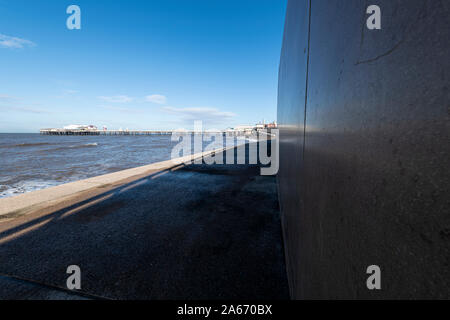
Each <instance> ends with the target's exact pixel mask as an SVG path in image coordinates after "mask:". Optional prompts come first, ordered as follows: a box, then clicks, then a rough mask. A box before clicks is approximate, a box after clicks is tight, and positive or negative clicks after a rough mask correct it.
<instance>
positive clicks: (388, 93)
mask: <svg viewBox="0 0 450 320" xmlns="http://www.w3.org/2000/svg"><path fill="white" fill-rule="evenodd" d="M375 2H376V3H375ZM375 2H374V3H369V2H367V1H360V0H346V1H329V0H295V1H292V0H290V1H289V3H288V8H287V16H286V23H285V31H284V38H283V48H282V52H281V61H280V70H279V97H278V123H279V126H280V171H279V174H278V184H279V198H280V205H281V211H282V224H283V232H284V239H285V247H286V259H287V269H288V277H289V283H290V290H291V297H292V298H296V299H297V298H350V299H351V298H374V299H376V298H449V297H450V293H449V292H450V290H449V288H450V271H449V270H450V267H449V263H450V215H449V212H450V210H449V209H450V208H449V201H448V195H449V191H450V190H449V174H448V168H449V167H450V166H449V152H448V151H449V143H448V132H449V129H450V125H449V123H450V122H449V88H448V86H449V78H448V70H450V60H449V59H448V54H449V49H450V48H449V41H448V38H449V33H450V32H449V30H450V28H449V19H448V17H449V16H450V5H449V4H448V3H447V2H445V1H419V0H410V1H399V0H394V1H392V0H377V1H375ZM373 4H376V5H378V6H379V8H380V12H381V29H374V30H370V29H369V28H368V27H367V24H366V22H367V19H368V18H369V17H370V14H367V13H366V10H367V7H368V6H369V5H373ZM371 265H376V266H378V267H379V268H380V281H381V289H380V290H377V289H372V290H370V289H369V288H368V286H367V279H368V278H369V276H371V274H367V272H366V271H367V268H368V267H369V266H371Z"/></svg>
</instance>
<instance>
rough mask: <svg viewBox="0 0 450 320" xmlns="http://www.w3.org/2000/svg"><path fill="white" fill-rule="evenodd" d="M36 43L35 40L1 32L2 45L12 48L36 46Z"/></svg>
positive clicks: (0, 42)
mask: <svg viewBox="0 0 450 320" xmlns="http://www.w3.org/2000/svg"><path fill="white" fill-rule="evenodd" d="M35 45H36V44H35V43H34V42H33V41H30V40H26V39H21V38H16V37H10V36H7V35H4V34H1V33H0V47H3V48H11V49H22V48H24V47H34V46H35Z"/></svg>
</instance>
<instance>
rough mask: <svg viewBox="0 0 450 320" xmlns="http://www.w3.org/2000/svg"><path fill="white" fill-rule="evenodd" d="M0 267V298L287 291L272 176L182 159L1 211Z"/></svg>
mask: <svg viewBox="0 0 450 320" xmlns="http://www.w3.org/2000/svg"><path fill="white" fill-rule="evenodd" d="M73 264H75V265H78V266H80V268H81V286H82V289H81V292H80V293H81V294H82V295H78V296H77V295H74V292H68V291H67V290H66V289H65V286H66V279H67V277H68V276H69V275H67V274H66V269H67V267H68V266H69V265H73ZM0 275H1V276H0V288H1V289H0V298H1V299H34V298H35V299H42V298H44V299H46V298H56V299H74V298H75V299H78V298H85V297H88V298H89V297H90V298H96V297H103V298H112V299H287V298H288V287H287V279H286V272H285V264H284V255H283V245H282V236H281V226H280V216H279V208H278V199H277V189H276V181H275V177H272V176H260V172H259V166H257V165H213V166H210V165H204V164H203V165H194V164H188V165H181V166H178V167H176V168H175V169H172V170H171V169H168V170H164V171H162V172H157V173H152V174H149V175H147V176H144V177H141V178H139V179H138V180H135V181H132V182H129V183H125V184H122V185H120V186H117V185H114V186H112V187H111V186H110V187H108V188H105V191H104V192H99V191H97V192H95V193H92V194H91V196H89V195H87V194H83V195H80V198H78V199H72V200H71V201H70V202H64V203H60V204H57V205H54V206H49V207H48V208H44V209H43V208H39V209H37V210H35V211H34V212H33V211H31V212H27V214H26V215H19V216H17V217H13V218H8V219H0ZM18 279H19V280H18Z"/></svg>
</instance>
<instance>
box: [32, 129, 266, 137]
mask: <svg viewBox="0 0 450 320" xmlns="http://www.w3.org/2000/svg"><path fill="white" fill-rule="evenodd" d="M39 132H40V134H41V135H55V136H101V135H103V136H165V135H172V134H191V135H193V134H211V135H216V134H222V135H224V136H250V135H252V134H255V133H257V132H258V131H257V130H230V131H227V130H224V131H181V130H180V131H177V130H80V129H41V130H40V131H39Z"/></svg>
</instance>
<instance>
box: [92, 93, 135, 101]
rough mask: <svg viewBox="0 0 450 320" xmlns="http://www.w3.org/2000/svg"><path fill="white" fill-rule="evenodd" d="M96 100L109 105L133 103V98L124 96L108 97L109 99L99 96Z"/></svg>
mask: <svg viewBox="0 0 450 320" xmlns="http://www.w3.org/2000/svg"><path fill="white" fill-rule="evenodd" d="M98 98H99V99H100V100H103V101H106V102H110V103H127V102H131V101H133V98H131V97H129V96H125V95H119V96H110V97H105V96H100V97H98Z"/></svg>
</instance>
